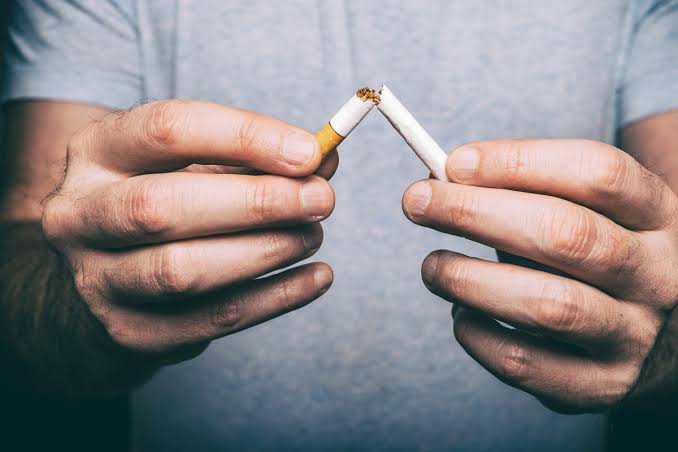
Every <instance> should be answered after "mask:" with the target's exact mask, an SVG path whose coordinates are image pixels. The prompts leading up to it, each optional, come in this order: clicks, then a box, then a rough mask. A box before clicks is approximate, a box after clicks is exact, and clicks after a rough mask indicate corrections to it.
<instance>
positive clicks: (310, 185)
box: [300, 177, 332, 220]
mask: <svg viewBox="0 0 678 452" xmlns="http://www.w3.org/2000/svg"><path fill="white" fill-rule="evenodd" d="M300 197H301V208H302V210H303V211H304V214H305V215H307V216H309V217H311V218H313V219H316V220H321V219H323V218H325V217H326V216H327V215H329V213H330V211H331V210H332V204H331V202H330V194H329V189H328V187H327V182H324V181H323V180H321V179H319V178H315V177H314V178H313V179H311V180H309V181H308V182H306V183H305V184H304V186H303V187H301V192H300Z"/></svg>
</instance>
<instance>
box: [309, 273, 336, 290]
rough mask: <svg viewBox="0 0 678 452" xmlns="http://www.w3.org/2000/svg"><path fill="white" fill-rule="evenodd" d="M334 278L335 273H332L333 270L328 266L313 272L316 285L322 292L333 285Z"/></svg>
mask: <svg viewBox="0 0 678 452" xmlns="http://www.w3.org/2000/svg"><path fill="white" fill-rule="evenodd" d="M333 279H334V275H333V274H332V271H331V270H330V269H328V268H323V269H322V270H316V272H315V273H314V274H313V281H314V282H315V286H316V287H317V288H318V291H319V292H320V293H321V294H323V293H325V292H327V289H329V288H330V286H331V285H332V280H333Z"/></svg>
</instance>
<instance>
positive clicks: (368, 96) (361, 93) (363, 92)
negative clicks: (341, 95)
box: [355, 86, 381, 105]
mask: <svg viewBox="0 0 678 452" xmlns="http://www.w3.org/2000/svg"><path fill="white" fill-rule="evenodd" d="M355 95H356V96H358V98H359V99H360V100H362V101H363V102H367V101H368V100H369V101H372V103H373V104H375V105H377V104H378V103H379V102H381V97H379V93H377V92H376V91H375V90H373V89H370V87H369V86H366V87H364V88H360V89H359V90H358V91H356V93H355Z"/></svg>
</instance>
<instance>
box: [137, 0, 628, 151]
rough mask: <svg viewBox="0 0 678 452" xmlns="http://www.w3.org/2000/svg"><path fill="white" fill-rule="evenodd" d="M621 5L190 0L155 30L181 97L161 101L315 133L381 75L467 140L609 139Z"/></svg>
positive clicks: (579, 0) (429, 117)
mask: <svg viewBox="0 0 678 452" xmlns="http://www.w3.org/2000/svg"><path fill="white" fill-rule="evenodd" d="M624 3H625V2H620V1H618V0H601V1H597V2H589V1H586V0H570V1H568V2H562V1H555V0H545V1H540V2H536V1H529V0H517V1H513V2H504V1H501V0H482V1H430V2H404V1H394V0H392V1H380V2H368V3H366V2H360V1H355V0H346V1H332V0H327V1H325V0H320V1H306V0H293V1H286V2H281V3H280V4H277V3H271V2H268V1H266V0H251V1H248V2H239V3H238V4H235V5H234V4H233V3H230V2H216V1H210V2H204V1H195V0H186V1H181V2H177V4H176V10H175V18H174V20H175V22H176V23H175V27H173V28H171V29H168V28H167V27H165V28H164V29H157V28H156V29H153V27H151V28H150V31H149V33H155V34H157V35H162V34H165V35H171V36H164V37H163V36H155V37H154V39H153V41H155V42H158V41H165V42H167V43H174V44H176V47H175V49H174V51H173V52H172V58H171V60H169V61H168V62H169V63H170V65H171V70H172V78H173V80H172V83H171V85H169V86H167V87H166V89H171V90H172V91H174V92H169V93H157V94H160V97H170V96H176V97H191V98H203V99H210V100H213V101H217V102H224V103H228V104H231V105H236V106H239V107H242V108H247V109H251V110H256V111H261V112H265V113H267V114H271V115H274V116H279V117H282V118H284V119H286V120H288V121H292V122H296V123H298V124H300V125H302V126H308V127H317V124H318V123H319V121H320V122H322V120H323V119H324V118H325V116H327V115H329V114H331V112H332V111H333V109H335V108H336V107H337V106H338V105H339V104H340V103H341V102H342V101H343V100H344V97H347V96H348V95H350V93H351V91H353V90H355V89H356V88H358V87H360V86H362V85H365V84H372V85H378V84H379V83H381V82H382V81H384V82H387V83H388V84H389V86H391V87H392V88H393V90H394V91H396V92H398V93H399V94H400V96H401V97H403V101H404V102H406V104H407V105H408V107H410V108H411V109H412V110H413V111H414V112H415V114H417V115H418V116H419V117H422V120H423V121H424V122H427V123H428V124H429V125H431V126H432V127H436V125H437V124H441V125H442V124H446V125H447V126H448V129H447V130H449V132H447V133H451V134H454V135H455V136H456V137H458V138H459V139H461V140H467V139H475V138H476V137H477V136H484V137H488V134H490V135H494V134H496V135H498V136H499V135H504V136H505V135H506V134H509V135H516V136H518V135H520V136H531V135H537V134H539V135H541V136H564V135H576V136H580V137H590V138H601V135H602V134H604V133H605V130H604V129H605V128H606V124H605V123H606V122H608V121H610V120H612V119H613V118H610V117H609V116H610V107H611V105H610V104H611V103H613V102H614V99H613V96H614V90H615V84H616V83H617V76H618V74H617V66H618V61H619V57H620V52H622V51H623V49H622V48H621V47H622V45H623V36H622V30H623V28H624V27H623V26H624V20H625V15H626V8H625V7H624ZM161 4H162V5H163V7H166V5H167V2H154V1H149V2H147V5H146V7H147V8H149V9H150V10H153V9H154V8H156V9H159V8H160V7H161V6H160V5H161ZM151 12H153V11H151ZM165 14H167V12H166V11H165ZM149 16H150V15H149ZM148 86H149V89H151V90H152V89H153V87H154V84H153V83H149V85H148ZM149 94H156V93H149ZM469 121H471V122H472V123H473V124H474V125H473V126H471V125H469V124H470V122H469ZM460 122H463V123H466V124H467V125H466V126H464V127H460V128H456V130H450V129H449V125H450V124H455V123H460ZM486 124H487V125H489V124H491V128H490V127H488V126H487V125H486ZM460 129H461V130H460ZM441 132H442V134H443V135H446V134H447V133H446V132H445V131H441ZM459 135H462V136H461V137H460V136H459ZM442 138H443V139H447V140H449V139H453V137H448V136H443V137H442Z"/></svg>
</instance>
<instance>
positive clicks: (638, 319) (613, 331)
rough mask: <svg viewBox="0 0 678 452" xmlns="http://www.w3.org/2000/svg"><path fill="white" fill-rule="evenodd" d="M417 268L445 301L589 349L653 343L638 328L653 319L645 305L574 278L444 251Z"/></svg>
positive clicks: (623, 349) (631, 348)
mask: <svg viewBox="0 0 678 452" xmlns="http://www.w3.org/2000/svg"><path fill="white" fill-rule="evenodd" d="M421 273H422V279H423V280H424V283H425V284H426V286H427V288H429V290H431V291H432V292H433V293H435V294H437V295H439V296H441V297H443V298H445V299H447V300H449V301H453V302H455V303H458V304H461V305H464V306H467V307H470V308H473V309H474V310H477V311H480V312H482V313H484V314H487V315H489V316H490V317H492V318H495V319H497V320H500V321H502V322H505V323H508V324H510V325H512V326H514V327H516V328H520V329H523V330H527V331H531V332H536V333H539V334H545V335H548V336H551V337H553V338H555V339H558V340H561V341H564V342H568V343H570V344H574V345H577V346H579V347H581V348H584V349H586V350H588V351H589V352H591V353H598V354H601V353H604V354H605V355H606V356H612V354H613V353H617V354H624V355H626V354H629V353H632V354H637V353H639V348H642V349H643V350H649V349H650V348H651V347H652V344H653V343H654V338H655V335H654V334H653V333H652V331H649V330H646V329H644V328H642V327H641V325H647V324H648V320H649V323H653V322H652V319H648V318H647V315H646V311H645V310H644V309H642V308H641V307H639V306H637V305H633V304H630V303H623V302H620V301H617V300H615V299H614V298H612V297H610V296H609V295H607V294H605V293H603V292H601V291H599V290H597V289H595V288H593V287H591V286H589V285H586V284H583V283H581V282H578V281H575V280H572V279H567V278H563V277H561V276H556V275H552V274H549V273H545V272H542V271H537V270H532V269H528V268H524V267H520V266H517V265H511V264H501V263H497V262H488V261H485V260H482V259H475V258H471V257H467V256H463V255H461V254H457V253H453V252H450V251H444V250H440V251H435V252H433V253H431V254H429V256H428V257H427V258H426V259H425V260H424V262H423V264H422V270H421ZM657 326H658V325H657Z"/></svg>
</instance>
